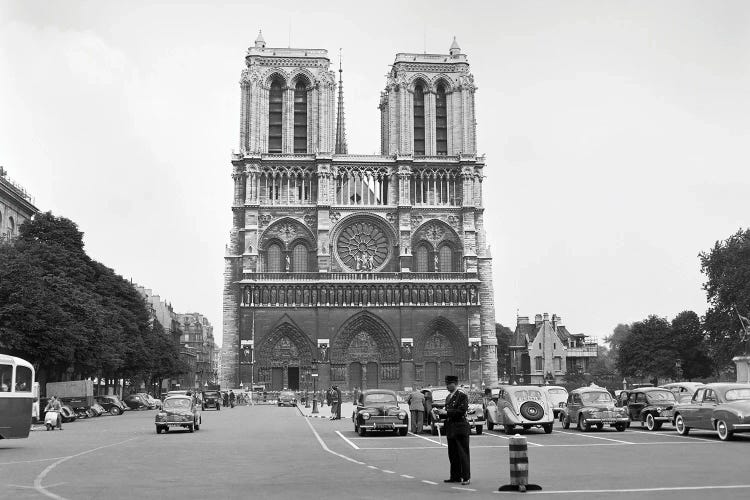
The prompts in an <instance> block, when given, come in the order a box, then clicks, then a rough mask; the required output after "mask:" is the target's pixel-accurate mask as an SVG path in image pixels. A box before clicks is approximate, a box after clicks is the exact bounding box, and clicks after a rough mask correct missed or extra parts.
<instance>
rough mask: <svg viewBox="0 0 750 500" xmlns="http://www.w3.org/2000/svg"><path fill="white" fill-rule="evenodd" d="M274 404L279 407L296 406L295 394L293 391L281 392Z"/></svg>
mask: <svg viewBox="0 0 750 500" xmlns="http://www.w3.org/2000/svg"><path fill="white" fill-rule="evenodd" d="M276 404H277V405H279V406H297V393H296V392H294V391H286V390H284V391H281V392H280V393H279V399H278V400H277V401H276Z"/></svg>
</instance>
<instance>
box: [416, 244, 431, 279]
mask: <svg viewBox="0 0 750 500" xmlns="http://www.w3.org/2000/svg"><path fill="white" fill-rule="evenodd" d="M416 258H417V265H416V268H417V272H418V273H426V272H428V271H429V270H430V269H429V261H430V250H429V249H428V248H427V246H426V245H419V246H418V247H417V253H416Z"/></svg>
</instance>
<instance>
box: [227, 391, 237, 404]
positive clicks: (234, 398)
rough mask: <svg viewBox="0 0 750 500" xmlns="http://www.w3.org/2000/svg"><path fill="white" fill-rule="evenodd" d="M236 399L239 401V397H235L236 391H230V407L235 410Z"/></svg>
mask: <svg viewBox="0 0 750 500" xmlns="http://www.w3.org/2000/svg"><path fill="white" fill-rule="evenodd" d="M236 399H237V396H235V395H234V391H233V390H231V389H230V390H229V406H231V407H232V408H234V401H235V400H236Z"/></svg>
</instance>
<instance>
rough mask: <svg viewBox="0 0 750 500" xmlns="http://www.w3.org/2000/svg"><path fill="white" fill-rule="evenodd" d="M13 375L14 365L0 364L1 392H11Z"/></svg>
mask: <svg viewBox="0 0 750 500" xmlns="http://www.w3.org/2000/svg"><path fill="white" fill-rule="evenodd" d="M12 377H13V367H12V366H11V365H2V364H0V392H10V384H11V383H12V380H13V379H12Z"/></svg>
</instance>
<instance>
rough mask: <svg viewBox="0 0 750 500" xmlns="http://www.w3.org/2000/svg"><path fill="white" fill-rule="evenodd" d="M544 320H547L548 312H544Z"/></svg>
mask: <svg viewBox="0 0 750 500" xmlns="http://www.w3.org/2000/svg"><path fill="white" fill-rule="evenodd" d="M544 321H549V314H547V313H544Z"/></svg>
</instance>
